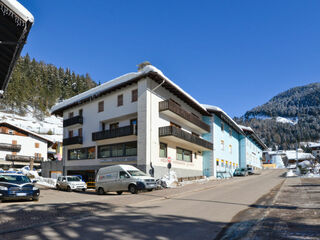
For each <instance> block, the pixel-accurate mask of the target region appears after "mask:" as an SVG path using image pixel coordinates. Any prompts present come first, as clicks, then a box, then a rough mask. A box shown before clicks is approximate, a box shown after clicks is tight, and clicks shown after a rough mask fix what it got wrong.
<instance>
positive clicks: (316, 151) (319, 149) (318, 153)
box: [309, 143, 320, 160]
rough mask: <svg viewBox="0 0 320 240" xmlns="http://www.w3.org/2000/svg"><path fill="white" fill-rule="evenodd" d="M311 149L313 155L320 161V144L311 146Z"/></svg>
mask: <svg viewBox="0 0 320 240" xmlns="http://www.w3.org/2000/svg"><path fill="white" fill-rule="evenodd" d="M309 148H311V150H312V155H313V156H314V157H315V158H317V159H318V160H319V159H320V143H314V144H310V145H309Z"/></svg>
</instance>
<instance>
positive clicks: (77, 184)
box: [56, 176, 87, 192]
mask: <svg viewBox="0 0 320 240" xmlns="http://www.w3.org/2000/svg"><path fill="white" fill-rule="evenodd" d="M56 188H57V189H58V190H67V191H68V192H71V191H72V190H78V191H83V192H85V191H86V190H87V184H86V183H85V182H84V181H82V180H81V179H80V178H79V177H77V176H59V177H58V179H57V184H56Z"/></svg>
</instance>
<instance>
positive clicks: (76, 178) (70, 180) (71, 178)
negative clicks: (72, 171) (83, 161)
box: [67, 177, 80, 182]
mask: <svg viewBox="0 0 320 240" xmlns="http://www.w3.org/2000/svg"><path fill="white" fill-rule="evenodd" d="M67 179H68V182H79V181H80V178H78V177H68V178H67Z"/></svg>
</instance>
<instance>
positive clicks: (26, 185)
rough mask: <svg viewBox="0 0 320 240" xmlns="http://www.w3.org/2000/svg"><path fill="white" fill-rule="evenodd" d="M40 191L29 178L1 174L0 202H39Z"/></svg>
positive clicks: (13, 174) (19, 175) (12, 174)
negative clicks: (22, 200)
mask: <svg viewBox="0 0 320 240" xmlns="http://www.w3.org/2000/svg"><path fill="white" fill-rule="evenodd" d="M39 195H40V190H39V188H37V187H35V186H34V182H32V181H31V180H30V179H29V178H28V177H27V176H24V175H22V174H15V173H0V202H1V201H3V200H20V199H25V200H27V199H32V200H34V201H38V200H39Z"/></svg>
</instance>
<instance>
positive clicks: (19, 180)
mask: <svg viewBox="0 0 320 240" xmlns="http://www.w3.org/2000/svg"><path fill="white" fill-rule="evenodd" d="M0 182H7V183H15V184H23V183H30V182H31V181H30V179H29V178H28V177H26V176H21V175H0Z"/></svg>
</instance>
